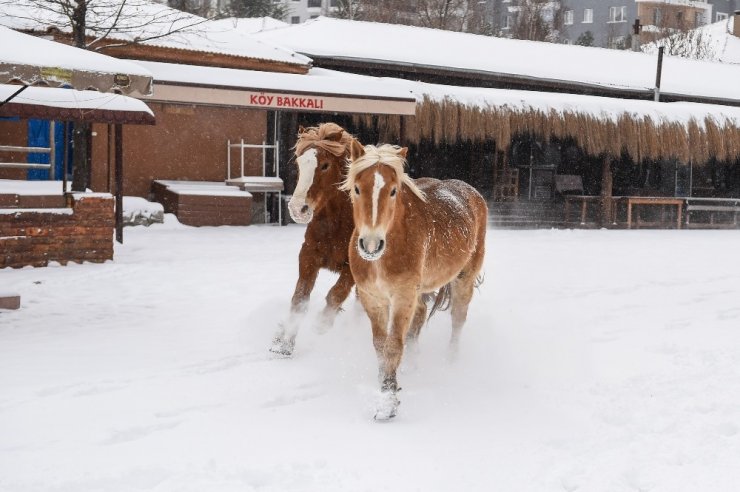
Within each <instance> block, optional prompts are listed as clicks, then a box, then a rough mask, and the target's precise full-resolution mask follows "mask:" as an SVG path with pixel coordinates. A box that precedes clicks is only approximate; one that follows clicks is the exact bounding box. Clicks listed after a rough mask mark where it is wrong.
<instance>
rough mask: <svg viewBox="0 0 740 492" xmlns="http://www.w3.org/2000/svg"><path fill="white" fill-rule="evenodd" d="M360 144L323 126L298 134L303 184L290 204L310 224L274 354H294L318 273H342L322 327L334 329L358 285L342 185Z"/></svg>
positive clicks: (350, 223) (347, 203) (328, 300)
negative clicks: (350, 255) (353, 151)
mask: <svg viewBox="0 0 740 492" xmlns="http://www.w3.org/2000/svg"><path fill="white" fill-rule="evenodd" d="M353 141H355V140H354V138H353V137H352V136H351V135H350V134H348V133H347V132H346V131H344V129H342V127H340V126H339V125H336V124H334V123H324V124H321V125H319V126H318V127H311V128H306V129H304V128H303V127H301V128H300V129H299V133H298V142H297V143H296V145H295V155H296V162H297V164H298V184H297V185H296V188H295V191H294V192H293V196H292V198H291V199H290V202H288V210H289V211H290V216H291V217H292V218H293V220H294V221H296V222H298V223H301V224H306V223H307V224H308V227H307V228H306V234H305V236H304V238H303V245H302V246H301V251H300V253H299V255H298V282H297V283H296V286H295V291H294V292H293V299H292V301H291V308H290V314H289V316H288V319H287V320H286V321H284V322H282V323H280V327H279V329H278V331H277V333H276V334H275V338H274V340H273V343H272V347H271V348H270V351H271V352H274V353H276V354H279V355H282V356H286V357H289V356H291V355H292V354H293V349H294V347H295V339H296V335H297V334H298V325H299V323H300V321H301V319H302V318H303V316H304V315H305V313H306V310H307V307H308V300H309V297H310V296H311V291H312V290H313V287H314V283H315V282H316V277H317V276H318V273H319V269H321V268H325V269H327V270H331V271H332V272H336V273H339V279H338V280H337V282H336V283H335V284H334V286H333V287H332V288H331V289H330V290H329V293H328V294H327V296H326V307H325V308H324V310H323V312H322V315H321V319H320V321H319V323H320V324H321V325H322V328H327V327H330V326H331V325H332V324H333V323H334V318H335V317H336V315H337V312H338V311H339V309H340V308H341V306H342V303H343V302H344V300H345V299H346V298H347V296H348V295H349V293H350V291H351V290H352V287H353V286H354V284H355V282H354V280H353V279H352V272H351V271H350V269H349V258H348V246H349V239H350V236H351V235H352V229H353V227H354V223H353V221H352V204H351V203H350V200H349V198H348V197H347V194H346V193H345V192H343V191H340V190H339V188H338V185H339V184H340V183H342V181H343V180H344V179H345V177H346V161H347V159H348V158H349V152H350V143H351V142H353Z"/></svg>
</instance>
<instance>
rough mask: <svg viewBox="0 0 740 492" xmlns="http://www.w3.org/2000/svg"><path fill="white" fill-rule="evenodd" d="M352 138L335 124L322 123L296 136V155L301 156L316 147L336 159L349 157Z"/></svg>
mask: <svg viewBox="0 0 740 492" xmlns="http://www.w3.org/2000/svg"><path fill="white" fill-rule="evenodd" d="M352 140H354V137H352V135H350V134H349V133H347V132H346V131H344V128H342V127H341V126H339V125H337V124H336V123H322V124H321V125H319V126H312V127H309V128H306V129H305V130H304V131H303V133H300V134H298V141H297V142H296V144H295V153H296V155H301V154H303V153H304V152H305V151H306V150H307V149H309V148H311V147H318V148H321V149H324V150H325V151H327V152H329V153H330V154H333V155H335V156H337V157H342V156H343V155H349V147H350V144H351V143H352Z"/></svg>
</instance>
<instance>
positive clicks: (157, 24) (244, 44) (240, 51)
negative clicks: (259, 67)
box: [0, 0, 311, 66]
mask: <svg viewBox="0 0 740 492" xmlns="http://www.w3.org/2000/svg"><path fill="white" fill-rule="evenodd" d="M94 6H95V8H90V9H89V10H88V21H87V22H88V26H96V27H97V29H98V30H99V29H103V28H108V27H111V26H112V25H113V23H115V25H116V27H115V29H114V30H113V32H111V33H110V35H109V36H108V38H107V39H111V40H118V41H124V42H132V41H134V40H137V39H146V41H142V42H141V43H142V44H144V45H149V46H160V47H165V48H179V49H183V50H188V51H198V52H205V53H218V54H224V55H231V56H237V57H243V58H253V59H260V60H268V61H274V62H282V63H289V64H297V65H303V66H306V65H309V64H310V62H311V60H310V59H309V58H307V57H305V56H303V55H299V54H297V53H295V52H293V51H291V50H289V49H286V48H283V47H280V46H276V45H273V44H272V43H270V42H267V41H263V40H257V39H255V38H253V37H251V36H249V35H246V34H243V33H241V32H239V31H237V30H234V29H224V28H223V27H218V26H212V25H211V23H210V22H209V21H208V20H207V19H205V18H203V17H198V16H196V15H192V14H188V13H186V12H182V11H179V10H175V9H172V8H170V7H168V6H166V5H162V4H159V3H153V2H149V1H146V0H132V1H129V2H126V3H123V2H120V1H115V0H100V1H97V2H95V3H94ZM59 8H60V7H59V6H58V5H57V4H56V3H55V2H49V3H48V5H47V4H44V6H43V7H40V6H39V5H38V3H37V2H34V1H33V0H14V1H13V2H0V25H4V26H6V27H10V28H12V29H17V30H26V31H43V32H45V31H47V30H48V29H49V28H56V29H59V30H60V31H62V32H65V33H71V26H70V21H69V19H68V18H67V17H66V16H65V15H63V14H62V13H61V12H60V10H58V9H59ZM119 10H120V15H119ZM168 33H170V34H168ZM98 34H99V32H95V31H92V30H88V35H89V36H92V37H95V36H97V35H98Z"/></svg>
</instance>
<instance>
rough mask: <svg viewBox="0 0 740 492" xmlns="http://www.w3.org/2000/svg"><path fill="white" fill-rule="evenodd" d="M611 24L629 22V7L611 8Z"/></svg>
mask: <svg viewBox="0 0 740 492" xmlns="http://www.w3.org/2000/svg"><path fill="white" fill-rule="evenodd" d="M609 22H627V7H609Z"/></svg>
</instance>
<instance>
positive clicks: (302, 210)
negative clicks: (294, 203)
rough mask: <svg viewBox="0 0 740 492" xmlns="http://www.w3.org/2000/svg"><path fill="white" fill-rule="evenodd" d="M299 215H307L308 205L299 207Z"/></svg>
mask: <svg viewBox="0 0 740 492" xmlns="http://www.w3.org/2000/svg"><path fill="white" fill-rule="evenodd" d="M301 213H302V214H307V213H308V205H304V206H303V207H301Z"/></svg>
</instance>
